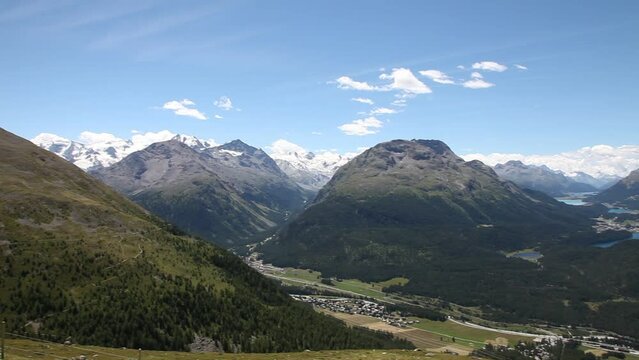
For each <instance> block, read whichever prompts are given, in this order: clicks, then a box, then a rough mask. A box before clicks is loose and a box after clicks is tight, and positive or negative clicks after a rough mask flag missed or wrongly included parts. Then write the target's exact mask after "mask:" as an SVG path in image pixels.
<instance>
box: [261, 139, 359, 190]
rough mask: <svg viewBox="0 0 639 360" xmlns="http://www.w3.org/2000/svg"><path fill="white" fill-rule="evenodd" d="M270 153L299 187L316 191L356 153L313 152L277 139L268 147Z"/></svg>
mask: <svg viewBox="0 0 639 360" xmlns="http://www.w3.org/2000/svg"><path fill="white" fill-rule="evenodd" d="M270 155H271V157H272V158H273V159H274V160H275V162H276V163H277V165H278V166H279V167H280V168H281V169H282V171H284V172H285V173H286V174H287V175H288V176H289V177H290V178H292V179H293V180H295V181H296V182H297V184H298V185H300V186H301V187H303V188H305V189H307V190H312V191H318V190H319V189H320V188H322V186H324V185H325V184H326V183H327V182H328V181H329V180H330V179H331V177H333V174H334V173H335V171H337V169H339V168H340V167H341V166H342V165H344V164H346V163H347V162H348V161H349V160H350V159H352V158H353V157H354V155H356V154H347V155H341V154H339V153H337V152H334V151H320V152H317V153H313V152H310V151H307V150H306V149H304V148H303V147H301V146H299V145H296V144H293V143H291V142H288V141H286V140H277V141H276V142H274V143H273V145H272V146H271V147H270Z"/></svg>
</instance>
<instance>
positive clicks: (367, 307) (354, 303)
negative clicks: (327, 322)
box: [291, 295, 419, 328]
mask: <svg viewBox="0 0 639 360" xmlns="http://www.w3.org/2000/svg"><path fill="white" fill-rule="evenodd" d="M291 297H293V299H295V300H297V301H302V302H305V303H309V304H312V305H313V306H316V307H318V308H320V309H325V310H330V311H333V312H340V313H345V314H351V315H365V316H370V317H374V318H376V319H379V320H381V321H383V322H385V323H387V324H389V325H392V326H396V327H401V328H405V327H407V326H408V325H412V324H415V323H417V322H419V321H417V320H408V319H406V318H405V317H402V316H401V314H399V313H389V312H388V311H387V310H386V307H385V306H384V305H380V304H378V303H375V302H372V301H368V300H362V299H352V298H336V297H323V296H308V295H291Z"/></svg>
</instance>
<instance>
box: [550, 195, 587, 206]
mask: <svg viewBox="0 0 639 360" xmlns="http://www.w3.org/2000/svg"><path fill="white" fill-rule="evenodd" d="M595 194H597V193H594V192H584V193H570V194H567V195H565V196H560V197H556V198H555V200H557V201H561V202H562V203H564V204H568V205H573V206H583V205H588V204H589V203H587V202H585V201H584V199H585V198H587V197H589V196H593V195H595Z"/></svg>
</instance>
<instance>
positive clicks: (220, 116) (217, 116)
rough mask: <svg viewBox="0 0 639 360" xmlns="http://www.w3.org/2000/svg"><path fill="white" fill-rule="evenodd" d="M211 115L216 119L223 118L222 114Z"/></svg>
mask: <svg viewBox="0 0 639 360" xmlns="http://www.w3.org/2000/svg"><path fill="white" fill-rule="evenodd" d="M213 117H214V118H216V119H224V117H223V116H222V115H218V114H215V115H213Z"/></svg>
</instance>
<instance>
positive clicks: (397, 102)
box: [391, 99, 406, 106]
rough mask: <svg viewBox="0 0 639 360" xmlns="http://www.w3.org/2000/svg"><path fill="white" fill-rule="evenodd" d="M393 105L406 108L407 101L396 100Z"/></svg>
mask: <svg viewBox="0 0 639 360" xmlns="http://www.w3.org/2000/svg"><path fill="white" fill-rule="evenodd" d="M391 105H393V106H406V99H396V100H394V101H393V102H392V103H391Z"/></svg>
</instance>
